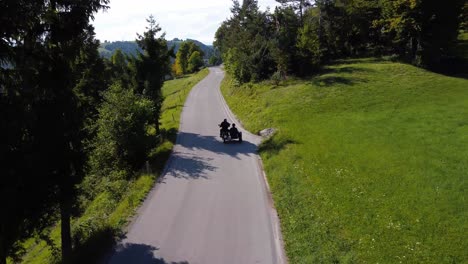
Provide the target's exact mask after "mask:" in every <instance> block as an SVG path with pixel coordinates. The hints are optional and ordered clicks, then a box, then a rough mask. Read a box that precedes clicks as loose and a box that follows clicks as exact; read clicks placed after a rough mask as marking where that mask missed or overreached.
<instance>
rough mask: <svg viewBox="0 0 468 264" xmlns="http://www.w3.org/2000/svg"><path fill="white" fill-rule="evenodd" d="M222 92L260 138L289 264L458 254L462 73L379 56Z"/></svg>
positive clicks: (462, 196) (465, 136) (463, 171)
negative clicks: (264, 134)
mask: <svg viewBox="0 0 468 264" xmlns="http://www.w3.org/2000/svg"><path fill="white" fill-rule="evenodd" d="M234 83H235V82H233V81H232V79H231V78H230V77H229V76H227V77H226V78H225V80H224V81H223V84H222V92H223V94H224V96H225V98H226V99H227V102H228V104H229V106H230V107H231V109H232V110H233V111H234V112H235V113H236V114H237V116H238V117H239V118H240V119H241V121H242V123H243V124H244V126H245V127H246V128H247V129H249V130H250V131H252V132H258V131H259V130H261V129H264V128H268V127H274V128H277V129H278V132H277V133H276V134H275V136H274V137H273V138H271V139H270V140H268V141H266V142H264V143H263V144H262V145H261V147H260V154H261V156H262V159H263V162H264V165H265V170H266V173H267V175H268V181H269V184H270V186H271V190H272V194H273V198H274V201H275V206H276V208H277V210H278V213H279V216H280V219H281V226H282V231H283V236H284V239H285V247H286V251H287V255H288V258H289V261H290V263H467V262H468V251H467V248H468V242H467V241H468V240H467V234H468V233H467V230H468V208H467V202H466V195H467V187H468V186H467V178H468V148H467V146H468V80H466V79H462V78H454V77H447V76H443V75H439V74H435V73H432V72H428V71H425V70H422V69H419V68H416V67H413V66H410V65H406V64H401V63H394V62H388V61H384V60H378V59H363V60H343V61H340V62H337V63H336V64H334V65H331V66H328V67H326V68H325V69H324V70H323V72H322V73H321V74H319V75H317V76H315V77H313V78H310V79H308V80H288V81H285V82H284V83H282V84H280V85H279V86H275V85H273V84H272V83H269V82H264V83H259V84H245V85H242V86H236V85H235V84H234Z"/></svg>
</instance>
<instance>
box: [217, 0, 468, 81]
mask: <svg viewBox="0 0 468 264" xmlns="http://www.w3.org/2000/svg"><path fill="white" fill-rule="evenodd" d="M257 2H258V1H256V0H244V1H243V2H242V4H240V3H239V1H237V0H234V1H233V6H232V8H231V12H232V15H231V17H230V18H229V19H227V20H226V21H224V22H223V23H222V24H221V26H220V27H219V28H218V30H217V32H216V36H215V37H216V40H215V43H214V46H215V47H216V48H218V49H219V50H220V52H221V54H222V58H223V61H224V63H225V67H226V70H227V71H228V72H230V73H231V74H232V75H233V76H234V77H235V78H236V79H237V80H239V81H241V82H248V81H251V80H254V81H255V80H262V79H266V78H269V77H271V76H273V77H274V78H284V76H285V75H288V74H293V75H298V76H304V75H308V74H311V73H313V72H314V71H316V70H317V69H318V68H319V67H320V66H321V65H323V64H324V63H326V62H327V61H330V60H333V59H337V58H343V57H353V56H382V55H393V56H395V57H397V58H399V59H402V60H405V61H409V62H411V63H413V64H415V65H418V66H421V67H428V68H437V67H441V62H444V59H445V58H447V57H449V55H450V50H451V48H452V47H453V45H454V44H455V42H456V39H457V36H458V30H459V26H460V22H461V21H462V20H464V21H466V17H464V16H463V15H461V13H462V7H463V5H464V4H465V1H463V0H453V1H450V2H449V3H446V4H441V3H439V2H438V1H431V0H399V1H395V0H380V1H367V0H315V1H310V0H277V2H279V3H281V6H279V7H276V8H275V10H274V11H273V12H270V10H267V11H265V12H263V11H260V10H259V7H258V3H257ZM465 12H466V4H465ZM463 25H465V27H466V23H464V24H463ZM444 65H445V64H444Z"/></svg>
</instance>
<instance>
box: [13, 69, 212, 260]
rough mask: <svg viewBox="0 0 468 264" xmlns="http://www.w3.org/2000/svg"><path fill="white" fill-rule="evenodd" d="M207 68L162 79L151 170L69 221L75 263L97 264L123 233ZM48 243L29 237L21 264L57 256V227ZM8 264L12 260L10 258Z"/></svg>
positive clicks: (168, 150)
mask: <svg viewBox="0 0 468 264" xmlns="http://www.w3.org/2000/svg"><path fill="white" fill-rule="evenodd" d="M208 72H209V71H208V69H204V70H202V71H200V72H198V73H196V74H193V75H189V76H186V77H184V78H180V79H176V80H170V81H167V82H165V84H164V87H163V96H164V98H165V99H164V102H163V106H162V110H163V111H162V116H161V120H160V121H161V130H162V132H163V133H162V134H163V135H162V137H161V138H160V139H159V140H161V144H160V145H159V146H158V147H157V148H156V149H155V150H154V151H153V152H152V153H151V155H150V157H149V158H150V165H151V166H150V168H151V169H150V171H146V172H145V173H141V174H140V175H139V176H138V177H137V178H136V179H135V180H133V181H132V182H130V183H128V184H126V185H125V186H124V187H123V188H126V191H125V194H124V196H123V197H114V196H113V193H112V192H103V193H101V194H99V195H98V196H97V197H96V198H95V199H94V200H93V201H90V202H89V204H88V205H87V207H86V208H85V210H84V213H83V214H82V215H81V216H80V217H78V218H75V219H73V220H72V232H73V236H74V238H75V243H74V244H75V248H74V262H75V263H96V262H97V261H98V260H99V259H100V258H101V257H102V256H103V254H105V253H106V252H107V251H108V250H109V249H110V247H111V246H112V245H113V244H114V242H115V238H116V237H117V236H119V235H121V234H122V230H123V229H124V228H125V227H126V226H127V224H128V221H129V219H130V218H131V216H132V215H133V214H134V212H135V210H136V209H137V208H138V207H139V205H140V204H141V202H142V201H143V200H144V199H145V197H146V195H147V194H148V192H149V191H150V190H151V188H152V187H153V185H154V182H155V179H156V177H157V175H159V174H160V173H161V172H162V170H163V168H164V165H165V163H166V161H167V159H168V157H169V155H170V153H171V150H172V147H173V144H174V143H175V139H176V135H177V130H178V127H179V122H180V114H181V111H182V106H183V104H184V102H185V99H186V97H187V95H188V93H189V92H190V90H191V89H192V87H193V86H194V85H195V84H197V83H198V82H199V81H201V80H202V79H203V78H204V77H205V76H206V75H208ZM43 233H44V234H46V236H47V237H48V240H49V243H47V242H46V241H45V240H43V239H41V238H39V236H37V237H34V238H31V239H29V240H27V241H26V242H25V243H24V247H25V249H26V251H25V252H26V253H25V255H24V256H23V259H22V262H23V263H56V262H58V259H59V255H60V254H59V253H60V250H59V247H60V227H59V225H57V226H55V227H51V228H50V230H45V231H44V232H43ZM9 263H11V261H9Z"/></svg>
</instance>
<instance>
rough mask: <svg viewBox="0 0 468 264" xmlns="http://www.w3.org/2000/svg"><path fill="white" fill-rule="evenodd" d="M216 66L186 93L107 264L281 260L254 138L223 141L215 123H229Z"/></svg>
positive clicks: (270, 263) (245, 263)
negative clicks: (157, 172) (173, 134)
mask: <svg viewBox="0 0 468 264" xmlns="http://www.w3.org/2000/svg"><path fill="white" fill-rule="evenodd" d="M223 77H224V73H223V71H222V70H221V69H220V68H217V67H214V68H210V73H209V75H208V76H207V77H206V78H205V79H203V80H202V81H201V82H200V83H198V84H197V85H196V86H195V87H194V88H193V89H192V91H191V92H190V94H189V96H188V98H187V101H186V102H185V105H184V109H183V112H182V117H181V124H180V129H179V134H178V137H177V143H176V145H175V147H174V151H173V154H172V156H171V158H170V159H169V162H168V164H167V166H166V170H165V172H164V174H163V175H162V176H161V177H160V179H159V180H158V182H157V184H156V186H155V187H154V188H153V190H152V191H151V192H150V194H149V195H148V197H147V199H146V200H145V202H144V203H143V205H142V207H141V208H140V209H139V211H138V213H137V217H136V218H135V219H134V220H133V222H132V223H131V225H130V226H129V229H128V232H127V234H126V237H125V238H124V239H123V240H122V241H121V242H120V243H119V244H118V245H117V247H116V248H115V249H114V251H113V253H112V254H111V255H110V256H109V257H108V259H107V261H106V262H107V263H152V264H154V263H172V264H182V263H184V264H211V263H216V264H229V263H233V264H234V263H235V264H250V263H268V264H276V263H277V264H283V263H286V260H285V257H284V252H283V248H282V244H281V233H280V229H279V222H278V218H277V215H276V211H275V209H274V208H273V204H272V200H271V197H270V195H269V191H268V187H267V184H266V180H265V178H264V173H263V170H262V168H261V161H260V158H259V156H258V155H257V145H258V144H259V142H260V138H258V137H257V136H255V135H253V134H250V133H249V132H247V131H245V130H244V129H243V128H242V127H240V130H241V131H242V132H243V138H244V142H242V143H241V144H239V143H229V144H223V143H222V141H221V139H220V138H219V128H218V126H217V124H219V123H220V122H221V121H222V120H223V119H224V118H227V119H228V121H229V122H230V123H232V122H234V123H236V125H238V126H240V125H239V124H238V122H237V121H236V119H235V117H234V115H233V114H232V113H231V112H230V110H229V108H228V107H227V105H226V103H225V101H224V99H223V97H222V96H221V93H220V91H219V86H220V83H221V81H222V79H223Z"/></svg>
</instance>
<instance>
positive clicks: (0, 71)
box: [0, 0, 204, 263]
mask: <svg viewBox="0 0 468 264" xmlns="http://www.w3.org/2000/svg"><path fill="white" fill-rule="evenodd" d="M108 5H109V1H108V0H87V1H62V0H54V1H33V2H31V1H8V2H7V3H3V2H2V4H1V8H0V14H1V16H0V17H1V23H0V28H1V29H0V32H1V34H2V36H1V38H0V65H1V67H0V112H1V115H2V118H1V119H0V120H1V121H0V123H1V128H2V136H1V137H0V162H1V164H2V166H0V174H1V175H2V177H1V180H0V182H1V183H0V202H1V204H2V215H3V216H4V217H2V218H1V219H0V263H7V259H8V261H9V262H10V261H12V262H17V261H20V259H21V257H22V255H23V254H24V253H25V247H26V246H27V244H28V242H27V241H28V239H30V238H33V237H37V238H40V239H41V240H42V241H45V242H46V243H47V244H48V246H49V247H50V248H51V249H52V251H53V252H52V253H53V255H55V256H57V258H56V261H61V262H62V263H72V262H74V261H75V262H76V261H77V255H76V254H77V253H76V252H77V251H79V250H80V248H81V249H82V248H83V247H84V243H85V242H86V241H87V239H88V238H89V236H90V234H91V233H98V232H106V230H103V229H102V228H101V227H100V226H99V222H95V223H88V225H90V226H87V225H85V226H83V224H82V225H81V226H77V225H76V223H75V225H74V227H73V228H72V222H73V219H74V218H76V217H78V216H80V215H82V214H84V213H85V211H86V210H89V208H90V206H91V207H92V201H95V200H96V199H102V197H103V196H102V195H103V194H105V195H108V194H112V197H111V198H112V199H110V198H109V199H110V200H109V201H119V200H122V199H123V198H124V197H123V196H124V194H125V195H127V193H126V192H127V191H128V189H129V188H130V187H129V186H131V185H132V184H133V185H134V184H135V183H134V182H135V177H137V176H138V175H139V174H140V173H139V172H140V171H141V169H142V168H143V167H144V164H145V161H147V160H148V159H149V157H150V155H151V154H152V153H154V152H155V151H156V150H157V149H158V147H160V145H161V144H162V143H163V142H164V141H163V137H164V133H165V132H166V131H165V130H164V129H161V128H160V117H161V111H162V110H161V107H162V101H163V95H162V92H161V88H162V86H163V83H164V81H165V80H167V79H168V76H171V64H172V63H171V60H174V59H175V56H176V54H175V52H174V49H173V48H168V43H167V41H166V40H165V39H164V34H162V32H161V28H160V27H159V25H158V23H157V22H156V20H155V19H154V17H152V16H149V18H148V19H147V27H146V30H145V31H144V32H143V33H141V34H137V36H136V41H135V43H136V45H137V46H138V48H139V50H141V52H138V53H135V54H134V55H131V54H130V55H127V54H124V53H123V52H121V51H120V50H117V51H116V52H115V53H113V55H112V56H111V57H110V58H109V59H106V58H101V56H100V55H99V53H98V48H99V46H100V43H99V41H98V40H97V39H96V38H95V33H94V28H93V26H92V25H91V21H92V20H93V18H94V14H96V12H98V11H99V10H105V9H107V8H108ZM18 17H21V18H22V19H18ZM190 43H193V42H190ZM181 45H186V46H187V47H188V46H190V45H189V42H187V43H186V42H182V44H181ZM191 45H192V44H191ZM190 47H192V46H190ZM192 50H197V52H198V53H197V54H198V55H195V56H192V57H194V58H192V57H190V56H191V55H192V53H190V54H189V52H188V51H189V50H188V49H187V52H186V54H185V55H184V57H183V60H184V62H186V63H185V66H187V65H188V66H190V70H188V69H184V70H185V71H182V72H179V74H185V73H186V72H187V73H188V72H194V71H197V70H199V69H200V68H201V67H202V66H203V65H204V63H203V60H202V57H201V56H202V52H201V50H200V49H199V48H198V46H196V47H192V49H191V50H190V51H192ZM179 57H180V56H179ZM179 60H180V59H179ZM187 60H190V61H191V63H188V62H187ZM188 66H187V67H188ZM105 206H111V205H110V204H106V205H105ZM75 222H76V221H75ZM55 225H58V226H60V228H59V232H57V234H58V237H57V239H55V238H53V236H54V232H52V233H50V230H51V227H53V226H55ZM56 241H60V242H59V243H61V244H60V245H56V244H54V243H56Z"/></svg>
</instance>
